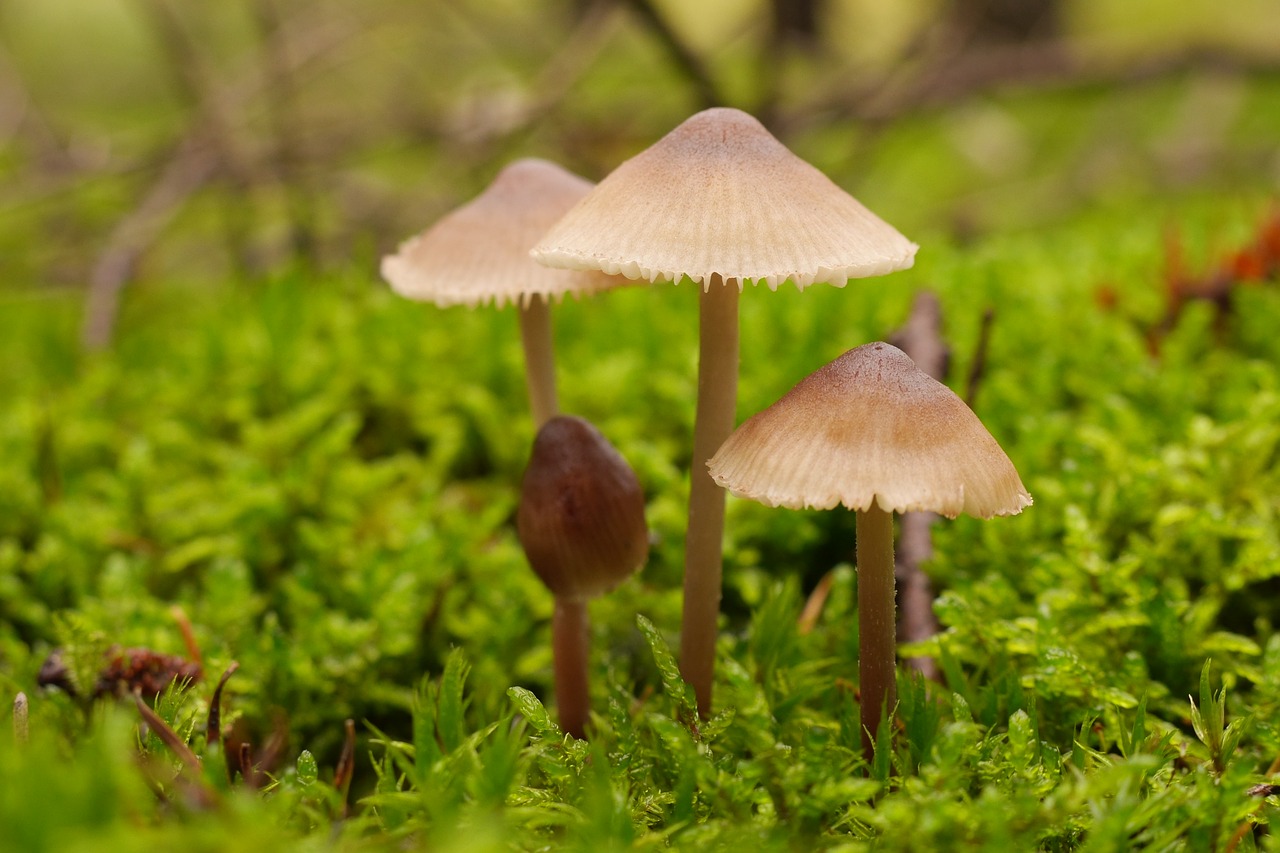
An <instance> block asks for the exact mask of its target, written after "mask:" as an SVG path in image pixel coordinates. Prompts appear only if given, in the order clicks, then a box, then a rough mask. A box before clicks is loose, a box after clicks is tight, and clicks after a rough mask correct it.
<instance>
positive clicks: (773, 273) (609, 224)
mask: <svg viewBox="0 0 1280 853" xmlns="http://www.w3.org/2000/svg"><path fill="white" fill-rule="evenodd" d="M915 252H916V245H915V244H914V243H912V242H911V241H909V240H907V238H905V237H903V236H902V235H901V234H899V233H898V232H897V231H896V230H895V229H894V228H893V226H891V225H889V224H887V223H886V222H884V221H883V220H882V219H880V218H879V217H878V216H876V215H875V214H874V213H872V212H871V211H869V210H867V209H866V208H865V207H863V206H862V204H861V203H859V202H858V200H857V199H855V198H854V197H853V196H851V195H849V194H848V193H846V192H845V191H844V190H842V189H840V188H839V187H838V186H836V185H835V184H834V183H832V181H831V180H830V179H829V178H828V177H827V176H826V175H824V174H822V173H821V172H819V171H818V170H817V169H815V168H814V167H813V166H811V165H809V164H808V163H806V162H805V161H804V160H801V159H800V158H799V157H797V156H796V155H795V154H793V153H791V151H789V150H788V149H787V147H786V146H784V145H783V144H782V143H781V142H779V141H778V140H777V139H775V138H774V137H773V135H772V134H770V133H769V131H767V130H766V129H765V128H764V126H763V125H761V124H760V122H758V121H757V120H756V119H754V118H752V117H751V116H749V115H747V114H746V113H744V112H741V111H739V110H734V109H728V108H716V109H710V110H705V111H703V112H700V113H697V114H696V115H694V116H692V117H691V118H689V119H687V120H686V121H685V122H684V123H683V124H681V125H680V126H679V127H677V128H676V129H675V130H673V131H671V132H670V133H668V134H667V135H666V136H665V137H663V138H662V139H660V140H659V141H658V142H656V143H654V144H653V145H652V146H650V147H649V148H647V149H645V150H644V151H642V152H640V153H639V154H637V155H636V156H635V157H632V158H631V159H630V160H628V161H626V162H625V163H623V164H622V165H621V166H619V167H618V168H617V169H615V170H614V171H613V172H612V173H611V174H609V175H608V176H607V177H606V178H605V179H604V180H603V181H601V182H600V183H599V185H597V186H596V188H595V189H594V190H592V191H591V192H590V193H589V194H588V195H587V196H586V197H585V198H584V199H582V201H580V202H578V204H577V205H575V206H574V208H573V209H572V210H570V211H569V212H568V213H567V214H566V215H565V216H564V218H563V219H561V220H560V221H559V222H558V223H556V225H555V226H554V227H553V228H552V229H551V230H550V231H549V232H548V233H547V234H546V236H544V237H543V238H542V240H541V241H540V242H539V243H538V245H537V246H536V247H534V250H533V256H534V257H535V258H536V259H537V260H538V261H539V262H541V263H544V264H547V265H548V266H554V267H564V268H566V269H598V270H604V271H605V272H607V273H610V274H611V275H623V276H626V277H627V278H631V279H645V280H647V281H658V280H664V281H666V280H671V281H679V280H680V278H681V276H685V275H687V276H689V278H691V279H692V280H693V281H694V282H696V283H698V284H701V285H702V286H703V287H704V288H705V287H708V286H709V285H710V283H711V277H712V276H713V275H717V274H718V275H720V276H721V277H722V278H724V279H726V280H729V279H734V280H737V282H738V283H739V287H741V286H742V283H743V282H745V281H752V282H761V281H763V282H765V283H766V284H768V285H769V288H770V289H771V290H776V289H777V288H778V285H779V284H781V283H782V282H784V281H786V280H788V279H790V280H791V281H793V282H794V283H795V285H796V286H797V287H799V288H801V289H803V288H804V287H806V286H808V285H810V284H813V283H815V282H826V283H829V284H833V285H835V286H836V287H843V286H844V285H845V284H846V283H847V281H848V280H849V279H851V278H863V277H865V276H874V275H883V274H885V273H889V272H893V271H895V270H901V269H906V268H907V267H910V266H911V264H912V263H913V261H914V258H915Z"/></svg>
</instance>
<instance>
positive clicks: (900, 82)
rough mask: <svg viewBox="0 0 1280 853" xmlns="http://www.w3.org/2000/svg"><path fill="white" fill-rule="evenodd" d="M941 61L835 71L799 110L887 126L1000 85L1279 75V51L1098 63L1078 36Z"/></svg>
mask: <svg viewBox="0 0 1280 853" xmlns="http://www.w3.org/2000/svg"><path fill="white" fill-rule="evenodd" d="M938 53H939V54H940V57H939V58H929V57H925V56H922V57H919V58H917V59H916V60H915V61H904V62H902V63H899V65H898V67H896V68H895V69H894V70H893V71H891V72H888V73H886V74H882V75H878V76H866V75H863V77H862V80H861V81H860V82H855V83H854V84H853V85H850V84H849V83H848V82H847V81H848V80H850V79H855V80H856V79H857V73H856V72H848V73H845V74H834V75H832V77H831V79H833V80H838V81H840V82H839V84H838V88H831V89H828V90H827V91H825V92H819V93H817V94H816V95H815V96H814V97H813V98H812V99H810V100H809V101H808V102H806V103H804V104H801V105H799V106H798V107H797V109H796V112H797V113H799V114H803V115H808V114H818V115H824V116H827V117H828V118H829V117H830V116H832V115H837V116H842V117H845V118H853V119H858V120H861V121H868V122H879V123H884V122H888V121H890V120H892V119H894V118H897V117H899V116H902V115H904V114H908V113H911V112H914V111H917V110H920V109H924V108H929V107H938V106H943V105H946V104H952V103H956V102H958V101H962V100H964V99H965V98H967V97H969V96H971V95H973V94H975V93H977V92H980V91H984V90H988V89H991V88H993V87H997V86H1002V85H1009V86H1016V87H1018V88H1019V89H1031V90H1036V91H1059V90H1070V89H1079V88H1089V87H1098V86H1109V85H1120V84H1133V83H1141V82H1145V81H1151V80H1159V79H1164V78H1168V77H1177V76H1180V75H1183V74H1185V73H1187V72H1188V71H1205V70H1212V71H1218V72H1225V73H1235V74H1249V75H1270V76H1275V75H1277V74H1280V54H1275V53H1265V52H1255V53H1247V52H1245V51H1242V50H1239V49H1237V50H1225V49H1221V48H1216V47H1208V46H1206V47H1192V48H1190V49H1187V50H1184V51H1181V52H1177V53H1168V54H1164V55H1161V56H1155V57H1151V58H1148V59H1142V60H1137V61H1134V60H1131V59H1127V58H1126V59H1114V60H1105V59H1099V58H1098V56H1099V54H1101V53H1102V51H1101V50H1097V49H1094V48H1093V46H1091V45H1090V44H1089V43H1087V42H1083V41H1082V40H1079V39H1074V40H1072V41H1070V42H1068V41H1065V40H1060V39H1039V40H1034V41H1030V42H1024V43H1020V44H1010V45H988V44H984V45H981V47H980V48H977V47H975V48H973V49H968V46H967V45H965V44H963V43H961V44H959V45H957V44H954V43H949V44H946V45H944V46H943V49H942V50H940V51H939V52H938Z"/></svg>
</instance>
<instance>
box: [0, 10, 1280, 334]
mask: <svg viewBox="0 0 1280 853" xmlns="http://www.w3.org/2000/svg"><path fill="white" fill-rule="evenodd" d="M715 104H723V105H729V106H736V107H739V108H742V109H746V110H748V111H751V112H753V113H755V114H757V115H758V116H760V117H761V118H762V120H764V121H765V122H766V124H767V125H768V126H769V127H770V128H771V129H772V130H773V131H774V132H775V133H776V134H777V135H779V136H780V137H781V138H782V139H783V140H784V141H785V142H787V143H788V144H789V145H791V146H792V147H793V148H794V149H795V150H797V151H798V153H800V154H801V155H802V156H804V157H806V158H808V159H810V160H811V161H813V162H814V163H815V164H817V165H818V166H819V167H820V168H822V169H823V170H825V171H826V172H828V173H829V174H830V175H831V176H832V177H833V178H834V179H835V180H836V181H837V182H838V183H840V184H841V185H842V186H844V187H846V188H847V189H849V190H850V191H852V192H853V193H854V194H855V195H858V196H859V197H861V198H862V199H863V200H864V202H866V203H867V204H868V205H869V206H871V207H872V208H873V209H875V210H877V211H878V212H879V213H881V214H882V215H883V216H884V217H885V218H886V219H888V220H889V221H890V222H893V223H894V224H895V225H897V226H898V227H899V228H900V229H901V230H903V231H904V232H906V233H908V234H910V235H912V236H913V237H914V238H915V239H917V240H918V241H920V242H924V240H925V239H926V238H929V239H936V238H938V237H947V238H955V239H961V240H966V239H971V238H973V237H974V236H976V235H979V234H981V233H983V232H986V231H989V230H991V229H1008V228H1027V227H1035V226H1037V225H1039V224H1044V223H1046V222H1048V221H1051V220H1053V219H1055V218H1057V217H1061V216H1062V215H1064V214H1066V213H1069V212H1071V211H1074V210H1077V209H1078V208H1079V207H1081V206H1084V205H1105V204H1108V203H1111V202H1114V201H1117V200H1132V199H1133V198H1134V196H1143V195H1150V196H1152V197H1153V198H1154V197H1158V196H1160V195H1162V194H1163V195H1166V196H1167V194H1168V193H1170V192H1173V193H1187V192H1196V191H1200V190H1204V189H1208V188H1211V189H1213V190H1222V189H1228V190H1230V189H1233V188H1239V189H1241V190H1242V191H1246V192H1250V193H1254V194H1256V193H1257V192H1259V191H1262V192H1266V191H1267V190H1268V189H1274V188H1275V187H1276V186H1277V185H1278V184H1280V146H1277V144H1276V140H1277V138H1280V9H1278V8H1277V6H1276V4H1275V2H1274V0H1235V2H1231V3H1223V2H1214V0H1185V2H1177V3H1170V2H1166V0H902V2H894V3H881V2H875V0H770V2H758V1H757V2H751V0H706V2H698V3H685V2H677V0H576V2H568V0H561V2H554V0H543V2H528V0H484V2H479V1H478V0H447V2H446V0H424V2H404V0H365V2H360V3H358V4H357V3H348V2H339V0H305V1H304V0H234V2H219V3H213V2H194V0H185V2H179V0H56V2H48V0H6V2H4V3H3V4H0V289H3V291H4V292H5V296H4V297H3V298H5V299H9V300H12V299H14V298H26V297H30V296H31V295H32V294H40V295H44V296H47V295H49V294H50V292H52V291H58V292H60V293H67V292H71V293H75V294H80V293H85V292H96V294H97V303H96V305H97V310H98V311H99V312H101V313H106V314H108V315H110V314H111V313H112V312H113V311H114V307H113V306H114V302H113V298H114V294H115V293H117V292H119V291H120V290H121V289H123V288H124V287H125V286H126V285H128V284H131V283H133V282H135V281H143V282H168V283H177V284H185V283H204V284H209V283H217V282H225V281H227V280H228V279H230V278H236V279H245V278H249V279H252V278H253V277H255V276H261V275H263V274H265V273H267V272H269V271H271V270H278V269H279V268H280V267H281V265H298V266H302V267H304V268H308V269H312V270H335V269H341V270H351V269H353V268H355V269H360V270H364V271H366V273H367V275H368V278H369V280H370V282H376V280H377V275H376V267H377V258H378V256H379V255H380V254H381V253H383V252H385V251H387V250H389V249H391V248H393V247H394V246H395V244H396V243H397V242H398V241H399V240H401V239H403V238H404V237H405V236H407V235H408V234H410V233H412V232H413V231H416V230H418V229H420V228H422V227H423V226H425V225H426V224H428V223H429V222H431V221H432V220H433V219H435V218H436V217H437V216H439V215H440V214H442V213H443V212H445V211H446V210H448V209H449V208H451V207H452V206H454V205H456V204H458V203H459V202H461V201H463V200H465V199H466V198H467V197H469V196H470V195H472V194H474V193H475V192H477V191H478V190H479V189H480V188H481V187H482V186H483V185H484V184H485V183H487V181H488V180H489V179H490V178H491V177H492V175H493V174H494V173H495V172H496V171H497V169H498V168H500V166H501V165H502V164H504V163H505V162H507V161H508V160H510V159H512V158H514V157H517V156H525V155H535V156H544V157H548V158H550V159H554V160H557V161H560V162H562V163H564V164H565V165H567V166H569V167H570V168H572V169H575V170H577V171H579V172H580V173H582V174H584V175H585V176H587V177H589V178H592V179H599V178H600V177H602V176H603V175H604V174H607V172H608V171H609V170H610V169H612V168H613V167H614V166H615V165H616V164H617V163H618V162H620V161H621V160H622V159H624V158H626V157H628V156H630V155H631V154H633V153H635V152H636V151H638V150H640V149H641V148H643V147H645V146H647V145H648V144H650V143H651V142H653V141H654V140H655V139H657V138H658V137H659V136H660V135H661V134H663V133H665V132H666V131H667V130H669V129H670V128H671V127H673V126H675V125H676V124H678V123H679V122H680V121H681V120H683V119H684V118H685V117H686V116H687V115H689V114H690V113H691V112H693V111H695V110H697V109H700V108H703V107H706V106H710V105H715ZM761 202H762V203H767V199H762V200H761ZM18 294H21V297H20V296H18ZM91 302H92V300H91ZM91 307H92V306H91ZM102 322H103V324H105V325H106V326H110V322H109V321H108V320H106V319H104V320H103V321H102ZM85 334H87V335H89V336H90V337H93V336H94V335H95V334H96V335H97V338H98V342H99V343H101V342H102V341H103V340H105V339H106V338H107V337H108V336H109V330H108V329H107V328H99V329H98V330H97V332H96V333H95V332H94V331H92V330H89V331H86V333H85Z"/></svg>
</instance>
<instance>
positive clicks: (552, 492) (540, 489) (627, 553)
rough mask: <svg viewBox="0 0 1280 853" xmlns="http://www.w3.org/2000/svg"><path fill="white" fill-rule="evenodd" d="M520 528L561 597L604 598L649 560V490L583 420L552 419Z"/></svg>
mask: <svg viewBox="0 0 1280 853" xmlns="http://www.w3.org/2000/svg"><path fill="white" fill-rule="evenodd" d="M516 529H517V531H518V532H519V535H520V544H521V545H522V546H523V547H524V552H525V556H527V557H528V558H529V565H531V566H532V567H533V570H534V571H535V572H536V573H537V575H538V577H540V578H541V579H542V582H543V583H545V584H546V585H547V588H548V589H549V590H551V592H552V594H553V595H555V596H556V597H558V598H569V599H584V598H593V597H595V596H597V595H602V594H603V593H606V592H608V591H609V590H611V589H613V588H614V587H615V586H617V585H618V584H620V583H622V581H624V580H626V579H627V577H629V576H630V575H631V574H632V573H633V572H635V571H636V570H637V569H639V568H640V566H642V565H643V564H644V561H645V560H646V559H647V558H648V556H649V529H648V526H647V525H646V523H645V519H644V492H643V490H642V489H641V488H640V482H639V480H637V479H636V475H635V472H634V471H633V470H631V466H630V465H628V464H627V461H626V460H625V459H623V458H622V454H620V453H618V451H617V450H616V449H614V447H613V445H612V444H610V443H609V441H608V440H607V439H606V438H605V437H604V436H603V435H601V434H600V432H599V430H597V429H596V428H595V427H594V426H592V425H591V424H590V423H588V422H587V421H585V420H583V419H582V418H577V417H572V416H567V415H561V416H558V417H554V418H551V419H550V420H549V421H547V422H546V423H545V424H544V425H543V426H542V428H541V429H540V430H538V436H537V438H535V439H534V442H533V453H532V455H531V456H530V458H529V466H528V468H526V469H525V473H524V482H523V483H522V484H521V487H520V506H519V509H518V510H517V512H516Z"/></svg>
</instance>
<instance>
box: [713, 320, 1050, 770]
mask: <svg viewBox="0 0 1280 853" xmlns="http://www.w3.org/2000/svg"><path fill="white" fill-rule="evenodd" d="M708 469H709V471H710V473H711V477H712V478H713V479H714V480H715V482H717V483H719V484H720V485H722V486H724V487H725V488H727V489H729V490H730V491H732V492H733V493H734V494H735V495H738V496H740V497H745V498H751V499H752V500H756V501H759V502H760V503H763V504H765V505H766V506H785V507H790V508H792V509H800V508H803V507H809V508H813V509H831V508H832V507H834V506H836V505H837V504H841V505H843V506H845V507H847V508H849V509H852V510H855V511H856V512H857V570H858V636H859V645H860V657H859V662H858V674H859V678H860V684H861V692H862V699H861V725H862V737H863V746H864V749H865V751H866V752H867V755H868V758H870V755H871V749H872V746H871V745H872V743H873V742H874V738H875V735H876V732H877V731H878V730H879V727H880V721H881V719H882V713H883V712H886V711H887V712H888V713H890V714H891V713H893V708H894V705H895V703H896V701H897V697H896V684H895V669H896V649H895V646H896V637H895V627H894V588H893V583H894V581H893V513H895V512H915V511H928V512H936V513H938V514H940V515H944V516H946V517H948V518H955V517H956V516H957V515H959V514H960V513H962V512H963V513H967V514H968V515H972V516H976V517H978V518H991V517H992V516H997V515H1014V514H1016V513H1019V512H1021V511H1022V510H1023V508H1024V507H1027V506H1030V505H1031V496H1030V495H1029V494H1028V493H1027V490H1026V489H1025V488H1024V487H1023V485H1022V480H1020V479H1019V478H1018V472H1017V471H1016V470H1015V469H1014V467H1013V463H1012V462H1010V461H1009V457H1008V456H1006V455H1005V453H1004V451H1003V450H1001V449H1000V445H999V444H997V443H996V440H995V439H994V438H992V437H991V434H990V433H989V432H987V430H986V428H985V427H984V426H983V425H982V422H981V421H979V420H978V418H977V416H976V415H974V413H973V412H972V411H971V410H970V409H969V407H968V406H966V405H965V404H964V401H962V400H961V399H960V398H959V397H957V396H956V395H955V394H954V393H953V392H952V391H951V389H949V388H947V387H946V386H945V385H943V384H942V383H940V382H938V381H937V380H935V379H933V378H932V377H930V376H929V375H928V374H926V373H924V372H923V371H921V370H919V369H917V368H916V366H915V363H914V362H913V361H912V360H911V359H910V358H908V357H907V355H906V354H905V353H904V352H902V351H901V350H899V349H898V348H897V347H894V346H891V345H889V344H886V343H871V344H866V345H865V346H860V347H858V348H856V349H852V350H849V351H848V352H846V353H845V354H844V355H842V356H840V357H839V358H838V359H836V360H835V361H833V362H831V363H830V364H828V365H826V366H825V367H822V368H819V369H818V370H817V371H815V372H814V373H812V374H810V375H809V376H808V377H806V378H805V379H804V380H802V381H801V382H800V383H799V384H798V385H796V386H795V387H794V388H792V389H791V390H790V391H789V392H787V394H786V395H784V396H783V397H782V398H781V399H780V400H778V402H776V403H774V404H773V405H772V406H770V407H769V408H767V409H765V410H764V411H762V412H760V413H758V414H756V415H754V416H752V417H751V418H748V419H747V420H746V421H745V422H743V424H742V426H740V427H738V429H737V430H736V431H735V432H734V433H733V435H731V436H730V437H729V439H728V440H727V441H726V442H725V443H724V445H723V446H722V447H721V448H720V450H719V451H718V452H717V453H716V454H715V456H714V457H712V459H711V462H710V463H709V464H708Z"/></svg>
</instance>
